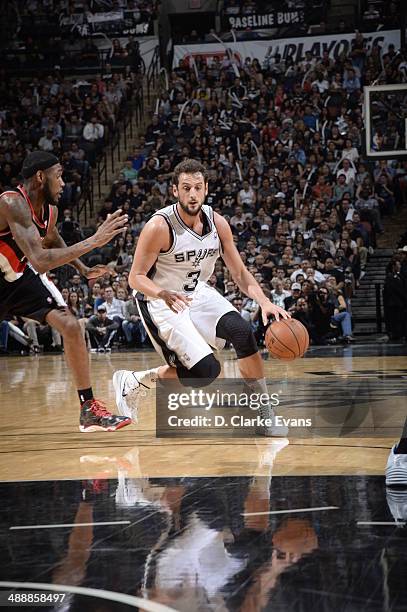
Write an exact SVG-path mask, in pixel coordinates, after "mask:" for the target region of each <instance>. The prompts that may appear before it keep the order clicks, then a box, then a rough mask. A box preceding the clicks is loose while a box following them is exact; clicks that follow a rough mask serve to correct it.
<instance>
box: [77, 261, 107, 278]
mask: <svg viewBox="0 0 407 612" xmlns="http://www.w3.org/2000/svg"><path fill="white" fill-rule="evenodd" d="M106 273H108V274H110V275H112V273H113V270H112V269H111V268H109V266H104V265H103V264H97V266H93V268H88V267H86V268H85V269H84V270H83V276H84V277H85V278H87V279H88V280H92V279H93V278H100V277H101V276H103V275H104V274H106Z"/></svg>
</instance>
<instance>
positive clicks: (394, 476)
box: [386, 445, 407, 487]
mask: <svg viewBox="0 0 407 612" xmlns="http://www.w3.org/2000/svg"><path fill="white" fill-rule="evenodd" d="M395 448H396V445H394V446H393V448H392V449H391V451H390V455H389V458H388V459H387V466H386V486H387V487H393V486H394V485H399V486H405V487H407V453H400V454H397V453H395V452H394V450H395Z"/></svg>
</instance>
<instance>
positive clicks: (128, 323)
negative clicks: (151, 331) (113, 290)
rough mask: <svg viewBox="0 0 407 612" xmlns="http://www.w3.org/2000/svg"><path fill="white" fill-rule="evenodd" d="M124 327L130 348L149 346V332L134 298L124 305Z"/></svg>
mask: <svg viewBox="0 0 407 612" xmlns="http://www.w3.org/2000/svg"><path fill="white" fill-rule="evenodd" d="M122 326H123V332H124V335H125V337H126V342H127V345H128V346H129V347H131V346H135V345H136V346H139V347H140V348H143V347H145V346H146V345H147V343H146V340H147V332H146V330H145V328H144V325H143V323H142V321H141V319H140V315H139V313H138V308H137V304H136V300H135V298H134V297H132V298H131V299H130V300H127V301H126V302H125V304H124V320H123V323H122Z"/></svg>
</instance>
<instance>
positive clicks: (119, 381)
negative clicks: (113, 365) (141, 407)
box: [113, 370, 149, 421]
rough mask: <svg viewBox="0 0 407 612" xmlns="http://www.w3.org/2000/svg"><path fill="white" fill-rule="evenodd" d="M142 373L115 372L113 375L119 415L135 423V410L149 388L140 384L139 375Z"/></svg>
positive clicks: (129, 371)
mask: <svg viewBox="0 0 407 612" xmlns="http://www.w3.org/2000/svg"><path fill="white" fill-rule="evenodd" d="M142 374H144V372H133V371H131V370H117V372H115V373H114V374H113V388H114V391H115V395H116V405H117V408H118V410H119V414H121V415H122V416H127V417H130V418H131V419H133V420H135V421H137V408H138V404H139V402H140V399H142V398H143V397H145V396H146V395H147V391H148V389H149V387H147V386H146V385H144V384H143V383H140V381H139V378H141V376H140V375H142Z"/></svg>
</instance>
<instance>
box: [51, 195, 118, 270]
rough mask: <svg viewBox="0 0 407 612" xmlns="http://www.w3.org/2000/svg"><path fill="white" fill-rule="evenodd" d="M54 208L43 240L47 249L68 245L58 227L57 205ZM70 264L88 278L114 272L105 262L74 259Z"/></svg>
mask: <svg viewBox="0 0 407 612" xmlns="http://www.w3.org/2000/svg"><path fill="white" fill-rule="evenodd" d="M52 209H53V217H52V222H51V225H50V227H49V228H48V231H47V235H46V236H45V238H44V240H43V241H42V246H43V247H44V248H45V249H63V248H66V247H67V244H66V243H65V240H64V239H63V238H62V236H61V234H60V233H59V231H58V228H57V219H58V208H57V207H56V206H53V207H52ZM69 265H70V266H72V267H73V268H75V269H76V270H77V271H78V272H79V274H82V276H84V277H85V278H87V279H88V280H90V279H92V278H100V277H101V276H103V274H106V272H108V273H109V274H112V269H111V268H109V266H104V265H103V264H97V265H96V266H92V268H89V266H87V265H85V264H84V263H83V261H81V260H80V259H79V258H78V259H73V260H72V261H70V262H69Z"/></svg>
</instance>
